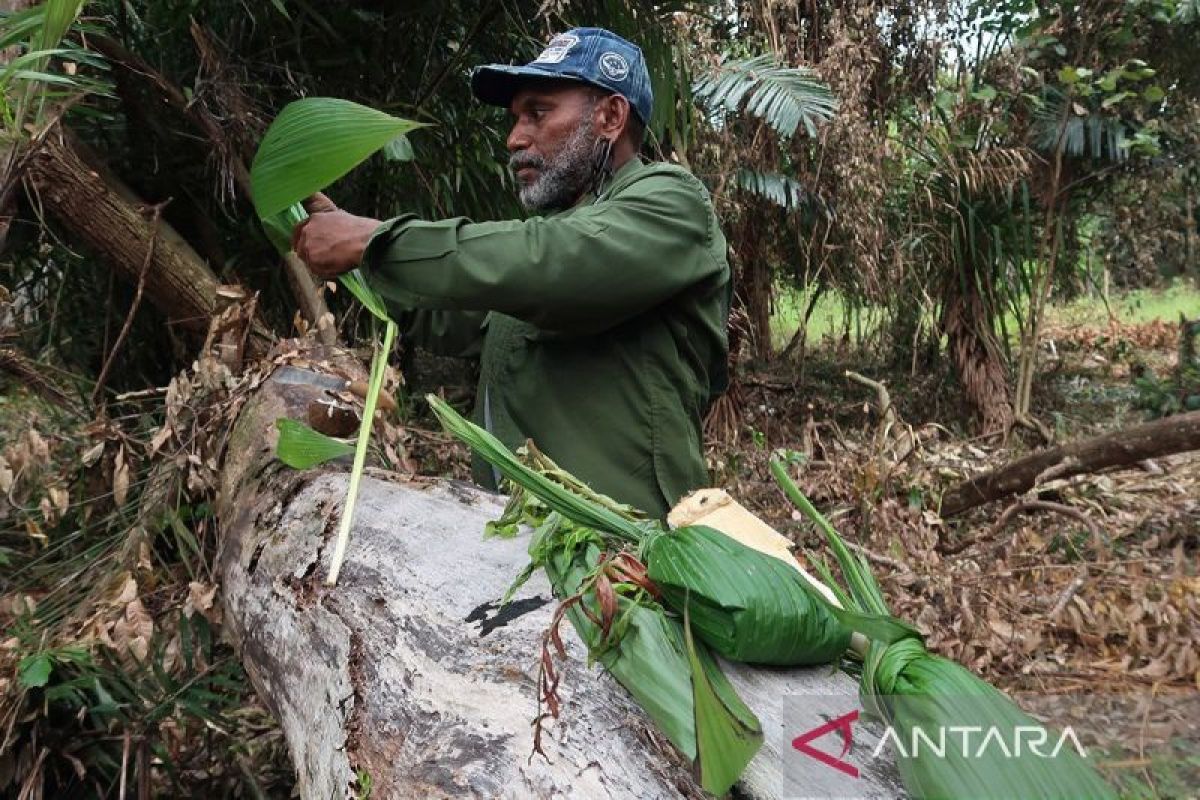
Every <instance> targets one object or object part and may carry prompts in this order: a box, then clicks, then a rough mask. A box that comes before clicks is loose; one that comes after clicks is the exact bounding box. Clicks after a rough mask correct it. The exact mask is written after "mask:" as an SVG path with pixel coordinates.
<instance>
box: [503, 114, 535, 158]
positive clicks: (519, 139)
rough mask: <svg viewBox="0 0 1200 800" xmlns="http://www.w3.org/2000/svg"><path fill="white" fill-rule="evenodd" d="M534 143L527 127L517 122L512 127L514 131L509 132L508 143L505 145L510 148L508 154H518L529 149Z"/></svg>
mask: <svg viewBox="0 0 1200 800" xmlns="http://www.w3.org/2000/svg"><path fill="white" fill-rule="evenodd" d="M532 143H533V142H532V140H531V139H530V138H529V133H528V132H527V131H526V130H525V126H524V125H522V124H521V123H519V122H517V123H515V124H514V125H513V126H512V130H511V131H509V132H508V141H506V142H505V145H506V146H507V147H508V152H510V153H517V152H520V151H521V150H526V149H528V148H529V145H531V144H532Z"/></svg>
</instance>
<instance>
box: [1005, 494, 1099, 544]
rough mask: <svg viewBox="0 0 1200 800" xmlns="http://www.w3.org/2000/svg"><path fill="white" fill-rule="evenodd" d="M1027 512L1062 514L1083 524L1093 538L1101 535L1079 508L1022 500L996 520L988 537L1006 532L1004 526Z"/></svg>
mask: <svg viewBox="0 0 1200 800" xmlns="http://www.w3.org/2000/svg"><path fill="white" fill-rule="evenodd" d="M1027 511H1052V512H1054V513H1055V514H1062V515H1063V516H1067V517H1071V518H1072V519H1074V520H1078V521H1079V522H1081V523H1083V525H1084V526H1085V527H1086V528H1087V529H1088V532H1089V533H1091V534H1092V536H1097V535H1099V530H1098V529H1097V528H1096V523H1095V522H1093V521H1092V520H1091V518H1090V517H1088V515H1087V514H1084V513H1083V512H1082V511H1080V510H1079V509H1078V508H1072V507H1071V506H1068V505H1064V504H1062V503H1051V502H1050V501H1048V500H1020V501H1018V502H1016V503H1013V504H1012V505H1011V506H1009V507H1008V508H1006V509H1004V513H1002V514H1001V515H1000V517H999V519H997V520H996V523H995V524H994V525H992V527H991V529H990V530H989V531H988V536H989V537H994V536H995V535H996V534H998V533H1000V531H1002V530H1004V526H1005V525H1007V524H1008V523H1009V521H1010V520H1012V518H1013V517H1015V516H1017V515H1018V514H1024V513H1025V512H1027Z"/></svg>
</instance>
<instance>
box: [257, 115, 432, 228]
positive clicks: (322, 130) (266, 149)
mask: <svg viewBox="0 0 1200 800" xmlns="http://www.w3.org/2000/svg"><path fill="white" fill-rule="evenodd" d="M420 127H423V125H422V124H421V123H419V122H412V121H411V120H406V119H400V118H399V117H393V116H391V115H390V114H385V113H383V112H382V111H376V110H375V109H373V108H368V107H366V106H362V105H359V104H358V103H352V102H350V101H349V100H340V99H337V98H332V97H310V98H306V99H304V100H297V101H295V102H293V103H289V104H288V105H287V106H286V107H285V108H284V109H283V111H281V112H280V113H279V116H278V117H276V118H275V121H274V122H272V123H271V127H270V128H269V129H268V130H267V134H266V136H264V137H263V140H262V144H261V145H259V148H258V152H257V153H256V154H255V156H254V163H253V165H251V167H250V186H251V190H252V191H253V193H254V206H255V208H256V209H257V211H258V215H259V216H260V217H263V218H267V217H270V216H271V215H273V214H276V213H278V212H280V211H283V210H284V209H286V208H288V207H289V206H291V205H293V204H295V203H298V202H300V201H301V200H303V199H304V198H306V197H308V196H309V195H311V194H313V193H314V192H319V191H321V190H322V189H324V188H325V187H326V186H328V185H329V184H331V183H333V182H334V181H336V180H337V179H338V178H340V177H342V176H343V175H345V174H346V173H347V172H349V171H350V170H352V169H354V167H356V166H358V165H359V164H360V163H362V162H363V161H364V160H365V159H366V158H367V157H368V156H370V155H371V154H372V153H374V152H375V151H376V150H378V149H379V148H381V147H383V146H384V145H386V144H388V143H389V142H391V141H392V140H393V139H395V138H396V137H398V136H403V135H404V134H406V133H408V132H409V131H411V130H414V129H416V128H420Z"/></svg>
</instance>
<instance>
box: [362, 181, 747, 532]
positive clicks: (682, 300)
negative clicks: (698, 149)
mask: <svg viewBox="0 0 1200 800" xmlns="http://www.w3.org/2000/svg"><path fill="white" fill-rule="evenodd" d="M363 270H364V272H365V273H366V275H367V279H368V281H369V282H370V284H371V285H372V286H373V287H374V288H375V289H376V290H377V291H379V292H380V294H382V295H383V297H384V298H385V299H386V300H387V302H388V303H389V305H390V307H391V310H392V313H393V314H394V315H395V317H396V318H397V319H398V320H400V322H401V324H402V325H404V326H405V327H406V329H407V330H408V331H409V333H410V336H414V337H415V338H416V340H417V341H418V342H420V343H422V344H424V345H426V346H428V347H430V348H431V349H434V350H435V351H437V352H442V353H446V354H464V353H469V352H470V349H471V348H472V346H477V343H478V341H479V339H480V337H481V336H482V351H481V353H480V355H481V364H480V378H479V391H478V395H477V397H476V407H475V419H476V422H477V423H479V424H481V425H484V426H485V427H486V428H488V429H489V430H491V431H492V433H494V434H495V435H496V436H497V437H498V438H499V439H500V440H501V441H503V442H504V443H505V444H506V445H508V446H509V447H517V446H519V445H521V444H523V443H524V441H525V439H526V438H531V439H533V440H534V442H535V443H536V444H537V445H538V447H539V448H541V449H542V450H543V451H544V452H546V453H547V454H548V455H549V456H550V457H551V458H553V459H554V460H555V461H557V462H558V463H559V465H561V466H562V467H563V468H564V469H566V470H568V471H569V472H571V473H573V474H575V475H576V476H578V477H579V478H581V479H582V480H584V481H586V482H587V483H588V484H590V485H591V486H592V488H594V489H596V490H597V491H599V492H602V493H604V494H607V495H610V496H611V497H614V498H616V499H617V500H620V501H621V502H625V503H629V504H631V505H634V506H637V507H639V508H642V509H644V510H645V511H647V512H650V513H651V514H654V515H658V516H660V517H661V516H665V514H666V512H667V510H669V508H670V507H671V505H672V504H674V503H675V502H676V501H677V500H678V499H679V498H680V497H681V496H682V495H684V494H685V493H687V492H688V491H691V490H692V489H696V488H699V487H701V486H705V485H707V483H708V472H707V469H706V468H705V463H704V456H703V450H702V434H701V425H702V419H703V417H704V414H705V412H706V410H707V409H708V406H709V404H710V403H711V401H712V400H713V399H714V398H715V397H716V396H717V395H718V394H720V393H721V392H722V391H724V389H725V386H726V382H727V374H726V363H725V359H726V355H727V351H728V345H727V342H726V338H725V324H726V320H727V318H728V316H729V302H730V297H731V288H730V286H731V284H730V272H729V265H728V263H727V262H726V258H725V237H724V235H722V233H721V231H720V228H719V227H718V226H717V219H716V215H715V214H714V213H713V207H712V202H711V200H710V198H709V196H708V192H707V191H706V190H705V189H704V186H703V185H702V184H701V183H700V181H698V180H697V179H696V178H695V177H694V176H692V175H691V174H690V173H689V172H687V171H686V170H684V169H681V168H680V167H677V166H673V165H670V164H662V163H654V164H643V163H641V162H640V161H639V160H637V159H634V160H632V161H630V162H629V163H627V164H626V165H625V166H623V167H622V168H621V169H620V170H619V171H618V172H617V174H616V175H615V176H613V179H612V180H611V181H610V182H609V184H608V186H607V187H606V189H605V190H604V191H603V192H602V194H601V195H600V197H599V198H592V197H591V196H590V195H589V196H588V198H587V200H585V201H582V202H581V203H580V204H578V205H576V206H575V207H573V208H571V209H569V210H567V211H563V212H561V213H557V214H553V215H551V216H548V217H534V218H531V219H528V220H512V221H504V222H481V223H472V222H470V221H469V220H466V219H462V218H457V219H448V220H442V221H438V222H426V221H422V220H420V219H417V218H416V217H413V216H411V215H408V216H402V217H398V218H396V219H393V220H389V221H388V222H386V223H384V224H383V225H381V226H380V228H379V229H378V230H377V231H376V232H375V235H374V237H373V238H372V239H371V242H370V245H369V246H368V247H367V251H366V253H365V255H364V258H363ZM416 309H421V311H419V312H416V313H414V310H416ZM431 310H433V311H431ZM448 312H450V313H448ZM475 478H476V480H477V481H478V482H479V483H481V484H482V485H484V486H486V487H488V488H496V480H495V476H494V475H493V473H492V470H491V469H490V468H489V467H488V466H487V465H486V464H483V463H481V462H479V461H478V460H477V461H476V464H475Z"/></svg>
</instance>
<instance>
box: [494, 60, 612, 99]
mask: <svg viewBox="0 0 1200 800" xmlns="http://www.w3.org/2000/svg"><path fill="white" fill-rule="evenodd" d="M547 80H548V81H562V82H564V83H589V81H585V80H583V79H582V78H576V77H574V76H572V75H564V74H563V73H561V72H552V71H550V70H546V69H539V68H538V67H532V66H525V67H519V66H515V65H509V64H488V65H487V66H483V67H476V68H475V70H474V71H473V72H472V73H471V93H472V94H474V95H475V97H477V98H478V99H479V101H480V102H483V103H487V104H488V105H491V106H500V107H501V108H508V107H509V106H510V105H511V104H512V99H513V97H515V96H516V94H517V92H519V91H521V89H522V88H524V87H525V86H528V85H529V83H530V82H531V81H547Z"/></svg>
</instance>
